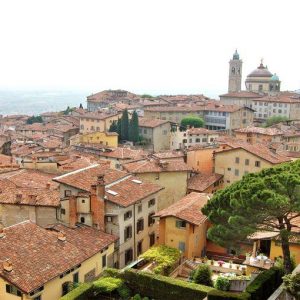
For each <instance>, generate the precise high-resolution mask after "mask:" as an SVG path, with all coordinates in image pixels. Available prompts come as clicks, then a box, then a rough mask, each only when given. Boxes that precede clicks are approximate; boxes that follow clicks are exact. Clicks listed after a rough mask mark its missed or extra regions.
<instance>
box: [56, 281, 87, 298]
mask: <svg viewBox="0 0 300 300" xmlns="http://www.w3.org/2000/svg"><path fill="white" fill-rule="evenodd" d="M91 287H92V284H91V283H81V284H79V286H78V287H77V288H75V289H74V290H72V291H71V292H69V293H68V294H66V295H65V296H63V297H61V298H60V300H86V299H87V296H88V295H90V294H91Z"/></svg>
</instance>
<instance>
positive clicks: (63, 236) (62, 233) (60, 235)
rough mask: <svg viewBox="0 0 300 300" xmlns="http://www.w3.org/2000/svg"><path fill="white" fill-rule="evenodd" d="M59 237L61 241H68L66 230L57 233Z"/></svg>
mask: <svg viewBox="0 0 300 300" xmlns="http://www.w3.org/2000/svg"><path fill="white" fill-rule="evenodd" d="M57 239H58V240H59V241H61V242H65V241H66V235H65V233H64V232H62V231H60V232H59V233H58V234H57Z"/></svg>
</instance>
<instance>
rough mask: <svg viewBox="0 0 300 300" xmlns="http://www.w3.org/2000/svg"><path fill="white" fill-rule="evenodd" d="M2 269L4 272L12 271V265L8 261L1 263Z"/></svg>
mask: <svg viewBox="0 0 300 300" xmlns="http://www.w3.org/2000/svg"><path fill="white" fill-rule="evenodd" d="M3 269H4V271H6V272H11V271H12V270H13V265H12V262H11V260H10V259H7V260H6V261H4V262H3Z"/></svg>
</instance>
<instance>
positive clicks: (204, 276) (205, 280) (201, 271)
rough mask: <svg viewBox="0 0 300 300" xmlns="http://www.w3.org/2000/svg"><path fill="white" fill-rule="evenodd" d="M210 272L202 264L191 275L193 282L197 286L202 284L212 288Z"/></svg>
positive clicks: (206, 266) (207, 267)
mask: <svg viewBox="0 0 300 300" xmlns="http://www.w3.org/2000/svg"><path fill="white" fill-rule="evenodd" d="M211 276H212V272H211V270H210V268H209V266H208V265H206V264H202V265H199V267H198V268H197V269H196V271H195V273H194V275H193V281H194V282H195V283H198V284H204V285H207V286H213V281H212V279H211Z"/></svg>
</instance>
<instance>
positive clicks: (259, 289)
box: [246, 267, 282, 300]
mask: <svg viewBox="0 0 300 300" xmlns="http://www.w3.org/2000/svg"><path fill="white" fill-rule="evenodd" d="M281 283H282V270H280V269H278V268H275V267H273V268H271V269H269V270H266V271H263V272H261V273H260V274H258V276H257V277H256V278H255V279H254V280H253V281H252V282H251V283H250V284H249V285H248V286H247V288H246V292H247V293H249V294H250V295H251V297H250V299H251V300H265V299H268V298H269V296H271V295H272V293H273V292H274V291H275V290H276V289H277V288H278V287H279V285H280V284H281Z"/></svg>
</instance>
